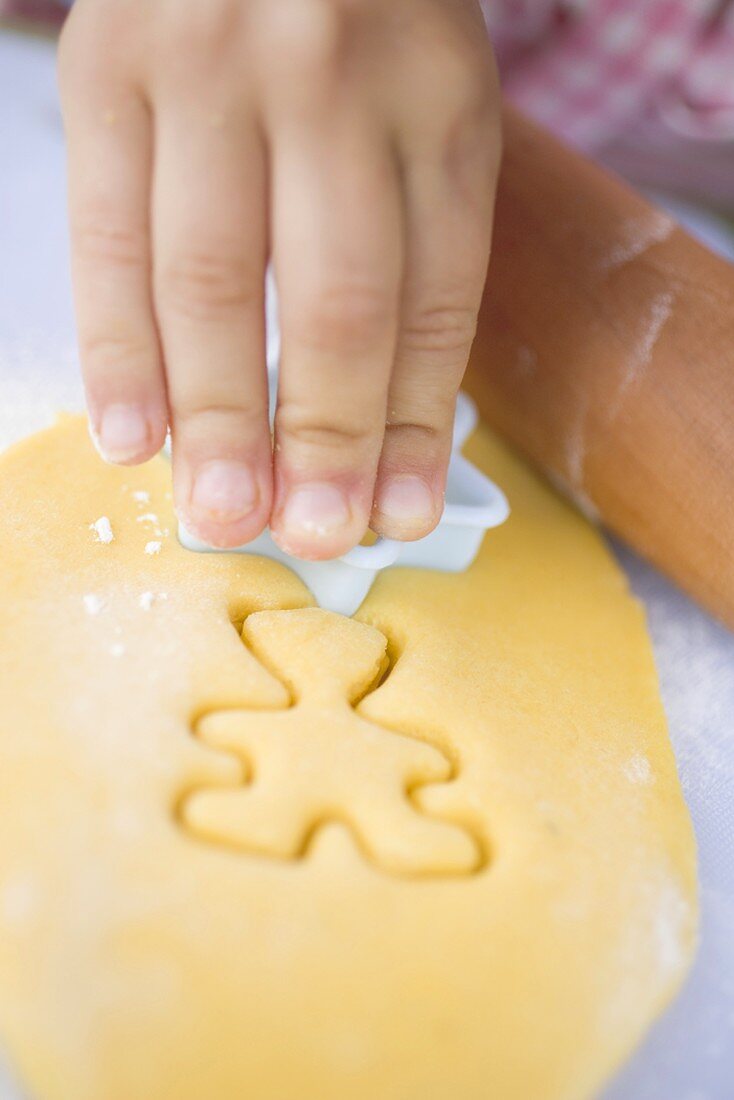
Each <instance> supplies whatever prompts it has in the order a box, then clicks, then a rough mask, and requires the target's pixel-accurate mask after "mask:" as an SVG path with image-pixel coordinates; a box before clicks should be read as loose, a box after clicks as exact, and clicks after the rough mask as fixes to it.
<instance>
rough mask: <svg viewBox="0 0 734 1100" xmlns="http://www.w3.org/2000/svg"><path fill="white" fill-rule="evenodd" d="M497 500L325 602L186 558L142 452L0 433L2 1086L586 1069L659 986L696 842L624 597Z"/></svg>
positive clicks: (188, 1089) (453, 1082) (640, 1014)
mask: <svg viewBox="0 0 734 1100" xmlns="http://www.w3.org/2000/svg"><path fill="white" fill-rule="evenodd" d="M468 453H469V455H470V457H471V459H472V461H474V462H475V463H477V464H478V465H479V466H481V467H482V468H483V469H485V470H486V471H487V472H488V473H489V474H490V476H492V477H493V478H494V479H495V480H496V481H497V482H498V483H499V484H500V485H502V487H503V489H504V490H505V491H506V492H507V494H508V496H509V498H510V502H511V505H512V508H513V512H512V516H511V518H510V520H509V522H508V523H507V524H506V525H505V526H504V527H503V528H501V529H499V530H497V531H495V532H491V533H490V534H489V535H488V536H487V538H486V540H485V543H484V546H483V549H482V551H481V554H480V556H479V558H478V560H477V562H476V563H475V564H474V566H473V567H472V568H471V569H470V570H469V571H468V572H467V573H465V574H463V575H459V576H457V575H444V574H436V573H429V572H420V571H417V570H406V569H394V570H390V571H388V572H386V573H384V574H382V575H381V576H380V577H379V579H378V581H377V582H376V584H375V586H374V587H373V589H372V591H371V592H370V594H369V596H368V598H367V600H366V602H365V604H364V605H363V607H362V608H361V610H360V611H359V613H358V614H357V616H356V617H355V619H354V620H349V619H344V618H341V617H339V616H336V615H331V614H329V613H326V612H322V611H319V610H318V609H316V608H313V607H311V606H309V605H310V604H311V603H312V601H311V598H310V596H309V594H308V592H307V591H306V590H305V589H304V588H303V587H302V585H301V584H300V583H299V582H298V581H297V580H296V578H295V577H294V576H293V575H292V574H290V573H289V572H288V571H287V570H286V569H284V568H283V567H281V566H278V565H276V564H275V563H273V562H270V561H266V560H264V559H259V558H253V557H249V556H246V555H234V554H233V555H195V554H192V553H190V552H188V551H186V550H184V549H183V548H182V547H181V546H180V545H179V544H178V542H177V539H176V536H175V530H176V524H175V518H174V515H173V511H172V505H171V492H170V469H169V467H168V465H167V463H166V462H165V461H164V460H162V459H156V460H154V461H152V462H150V463H148V464H146V465H145V466H143V467H140V468H137V469H134V470H130V469H117V468H112V467H109V466H106V465H104V463H102V461H101V460H100V459H99V458H98V457H97V455H96V453H95V452H94V450H93V448H92V446H91V444H90V442H89V439H88V436H87V432H86V426H85V423H84V421H83V420H82V419H81V418H76V417H68V418H64V419H63V420H61V421H60V422H59V423H58V424H57V425H56V426H55V427H53V428H52V429H50V430H48V431H46V432H42V433H40V434H39V435H36V436H33V437H32V438H30V439H28V440H26V441H25V442H23V443H22V444H20V445H18V446H16V447H15V448H13V449H12V450H11V451H9V452H7V453H6V454H5V455H4V456H3V457H2V458H1V459H0V576H2V579H3V599H2V602H1V604H0V704H1V706H2V714H3V719H4V720H3V723H2V729H1V730H0V1036H1V1037H2V1042H3V1044H4V1047H5V1049H6V1050H7V1053H8V1055H9V1058H10V1060H11V1063H12V1064H13V1065H14V1067H15V1068H16V1070H17V1073H18V1076H19V1077H20V1079H21V1080H22V1082H23V1084H24V1085H25V1087H26V1088H27V1090H28V1092H29V1094H30V1095H31V1096H32V1097H34V1098H35V1100H138V1098H140V1100H142V1098H147V1097H156V1100H204V1098H206V1100H208V1098H210V1097H212V1098H216V1100H241V1098H242V1097H243V1096H247V1097H251V1098H252V1100H346V1098H349V1100H488V1098H491V1100H588V1098H590V1097H592V1096H594V1095H595V1094H596V1093H597V1092H598V1090H599V1089H600V1088H601V1087H602V1085H603V1083H604V1082H605V1081H606V1080H607V1078H608V1077H609V1075H610V1074H611V1073H612V1072H613V1071H614V1069H615V1068H616V1067H617V1066H618V1065H619V1064H620V1063H621V1061H622V1060H623V1059H624V1058H625V1057H626V1056H627V1055H628V1053H629V1052H630V1051H631V1050H632V1048H633V1047H634V1046H635V1044H637V1043H638V1042H639V1041H640V1039H641V1037H642V1036H643V1035H644V1034H645V1032H646V1030H647V1029H648V1028H649V1026H650V1024H651V1023H652V1021H653V1020H654V1019H655V1018H656V1016H657V1015H658V1014H659V1013H660V1012H661V1011H662V1010H663V1008H664V1007H665V1005H666V1004H667V1003H668V1002H669V1000H670V999H671V997H672V996H673V994H674V993H675V991H676V990H677V989H678V987H679V986H680V984H681V982H682V980H683V978H684V976H685V973H686V971H687V969H688V967H689V965H690V961H691V957H692V953H693V950H694V943H695V935H696V918H697V906H696V891H695V854H694V842H693V836H692V831H691V825H690V821H689V818H688V814H687V811H686V808H685V805H684V802H683V798H682V795H681V790H680V787H679V783H678V779H677V776H676V770H675V762H674V759H673V755H672V752H671V748H670V745H669V742H668V737H667V732H666V726H665V719H664V715H663V711H662V707H661V703H660V699H659V694H658V687H657V680H656V674H655V669H654V664H653V658H652V653H651V647H650V642H649V639H648V637H647V633H646V629H645V623H644V618H643V614H642V611H641V609H640V607H639V606H638V604H637V603H636V601H635V600H634V599H633V598H632V597H631V596H630V594H629V592H628V590H627V585H626V582H625V579H624V577H623V576H622V574H621V572H620V570H619V568H618V567H617V565H616V563H615V562H614V560H613V558H612V556H611V555H610V553H609V551H608V550H607V549H606V547H605V545H604V543H603V541H602V539H601V538H600V536H599V534H598V533H597V532H596V531H595V530H594V529H593V528H592V527H591V526H590V525H589V524H588V523H587V522H586V521H585V520H584V519H583V518H582V517H580V516H579V515H578V514H577V513H576V512H575V511H574V510H573V509H572V508H570V507H569V506H568V505H567V504H565V503H564V502H562V501H561V500H560V499H559V498H558V497H557V496H556V495H555V494H554V493H553V491H552V490H551V489H549V488H548V487H547V486H546V485H545V484H543V483H542V482H541V481H540V480H539V479H538V478H537V477H536V476H535V475H534V474H533V473H531V472H530V471H529V470H528V468H527V467H526V466H525V465H524V464H523V463H522V462H520V461H519V460H518V459H517V458H516V457H514V456H513V455H512V454H511V453H510V452H509V451H508V450H507V449H506V448H505V447H504V446H503V445H501V444H500V443H499V442H498V441H497V440H495V439H494V438H493V437H492V436H491V435H490V434H489V433H488V432H486V431H484V430H480V431H479V432H478V433H476V435H475V436H474V438H473V439H472V441H471V443H470V447H469V452H468Z"/></svg>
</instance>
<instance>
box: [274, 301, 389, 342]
mask: <svg viewBox="0 0 734 1100" xmlns="http://www.w3.org/2000/svg"><path fill="white" fill-rule="evenodd" d="M395 309H396V304H395V303H393V302H392V301H391V300H390V298H389V297H388V296H387V294H386V293H385V291H383V290H380V289H378V288H373V287H367V286H346V285H342V286H338V287H334V288H324V289H322V290H320V291H318V292H317V293H315V294H314V295H312V296H311V297H310V298H307V299H306V300H304V301H303V303H302V304H301V305H300V307H298V308H294V310H293V312H292V314H291V316H290V317H289V318H288V319H287V321H286V331H287V333H289V334H290V335H291V336H292V338H293V339H294V340H295V341H296V343H297V344H298V345H299V346H301V347H305V348H307V349H308V350H310V351H315V352H339V353H344V354H348V353H350V352H359V351H363V350H365V349H368V348H370V347H372V346H373V345H374V343H375V342H376V341H377V340H378V339H379V338H380V337H381V335H382V334H383V333H384V332H385V329H386V327H387V326H389V325H390V324H391V323H392V320H393V317H394V313H395Z"/></svg>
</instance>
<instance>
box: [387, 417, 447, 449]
mask: <svg viewBox="0 0 734 1100" xmlns="http://www.w3.org/2000/svg"><path fill="white" fill-rule="evenodd" d="M443 435H444V429H443V428H442V427H441V426H439V425H438V424H433V423H430V422H429V421H428V420H423V421H421V420H418V419H412V418H411V419H406V420H403V419H399V418H398V419H394V418H390V419H389V420H388V422H387V424H386V425H385V447H386V448H387V447H394V448H399V449H400V450H404V451H408V452H410V453H411V454H418V453H425V452H430V453H432V452H433V451H435V449H436V447H437V445H438V444H439V443H440V442H441V440H442V438H443Z"/></svg>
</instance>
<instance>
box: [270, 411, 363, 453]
mask: <svg viewBox="0 0 734 1100" xmlns="http://www.w3.org/2000/svg"><path fill="white" fill-rule="evenodd" d="M276 429H277V434H278V438H279V439H283V438H285V439H287V441H288V443H289V444H296V445H297V446H299V447H300V448H307V449H308V450H318V451H326V452H333V451H341V452H344V451H361V450H362V449H363V448H364V446H365V445H366V444H367V443H369V442H370V440H371V437H372V433H371V431H370V428H369V426H368V425H366V424H364V423H351V422H350V421H348V420H346V419H342V420H338V419H336V418H332V419H328V418H327V417H325V416H321V415H319V414H318V413H314V412H312V411H311V410H309V409H304V408H302V407H300V406H299V405H297V404H296V403H294V402H283V403H282V404H281V405H280V406H279V408H278V412H277V416H276Z"/></svg>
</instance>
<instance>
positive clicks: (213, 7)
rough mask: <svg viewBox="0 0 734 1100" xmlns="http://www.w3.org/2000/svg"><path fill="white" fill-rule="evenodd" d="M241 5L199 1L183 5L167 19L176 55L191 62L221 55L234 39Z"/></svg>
mask: <svg viewBox="0 0 734 1100" xmlns="http://www.w3.org/2000/svg"><path fill="white" fill-rule="evenodd" d="M237 8H238V5H237V4H234V3H211V2H210V0H203V2H202V0H198V2H195V3H191V2H189V3H187V4H186V5H182V6H181V10H178V7H177V10H176V11H175V13H173V15H172V16H170V15H169V16H168V18H167V20H166V27H165V34H166V36H167V39H168V42H169V45H170V47H171V54H172V56H175V55H178V56H181V57H183V58H188V59H189V61H190V60H191V59H192V58H193V59H197V58H202V57H217V58H221V56H222V53H223V52H224V50H225V49H227V48H228V46H229V44H230V43H231V42H232V39H233V36H234V32H235V29H236V23H237V18H238V12H237Z"/></svg>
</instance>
